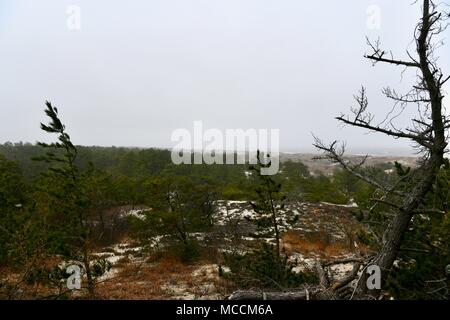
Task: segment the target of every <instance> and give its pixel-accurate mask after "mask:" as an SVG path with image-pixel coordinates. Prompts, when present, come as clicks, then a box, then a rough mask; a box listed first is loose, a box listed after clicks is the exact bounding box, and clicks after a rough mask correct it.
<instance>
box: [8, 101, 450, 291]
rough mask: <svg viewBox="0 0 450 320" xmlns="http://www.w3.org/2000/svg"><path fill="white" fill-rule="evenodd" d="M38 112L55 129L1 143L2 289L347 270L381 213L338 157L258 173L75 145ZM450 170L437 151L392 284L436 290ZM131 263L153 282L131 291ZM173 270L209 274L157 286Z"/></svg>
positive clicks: (382, 169) (271, 282) (271, 279)
mask: <svg viewBox="0 0 450 320" xmlns="http://www.w3.org/2000/svg"><path fill="white" fill-rule="evenodd" d="M46 112H47V115H48V116H49V117H50V120H51V121H50V123H49V125H45V124H43V125H42V128H43V129H44V130H45V131H47V132H49V133H51V134H56V135H57V141H58V142H55V143H54V144H46V143H38V144H29V143H28V144H27V143H25V144H24V143H15V144H13V143H5V144H3V145H1V146H0V153H1V156H0V173H1V175H0V177H1V180H0V186H1V193H0V195H1V201H0V204H1V217H0V218H1V229H2V232H1V237H2V239H1V241H0V244H1V247H0V249H1V250H0V265H1V269H0V270H1V276H2V277H1V286H0V289H1V291H0V292H1V295H2V297H3V298H9V299H23V298H25V299H30V298H52V299H67V298H70V297H72V298H76V297H84V298H100V299H109V298H168V299H171V298H175V299H177V298H183V297H184V298H202V297H206V298H225V297H227V296H228V295H230V294H232V292H233V291H235V290H238V289H245V288H258V287H259V288H261V289H264V290H279V289H280V288H282V289H283V290H287V289H289V288H292V289H295V288H299V287H302V286H312V285H318V284H319V282H320V281H321V280H320V279H319V278H318V276H317V274H316V270H315V268H316V266H315V263H316V262H315V261H316V260H318V259H319V260H318V261H320V260H323V261H324V262H323V266H324V268H327V266H328V268H330V267H331V263H330V262H329V261H331V260H338V261H337V262H336V263H337V264H341V269H339V268H338V269H333V268H331V269H329V271H327V272H331V273H332V272H338V273H339V272H341V273H343V275H345V274H346V272H347V273H348V271H349V269H348V268H349V266H348V265H345V264H346V263H347V264H348V263H350V262H352V261H353V259H356V260H358V259H359V258H358V257H363V256H366V255H370V254H371V253H372V252H376V250H377V246H378V245H379V243H380V242H379V239H380V237H381V236H382V233H383V231H384V229H385V224H386V221H388V220H389V205H387V204H383V203H378V204H377V205H374V204H373V201H372V200H373V198H374V197H375V196H376V194H377V192H378V191H377V189H376V188H374V187H373V186H372V185H370V184H369V183H366V182H364V181H361V180H360V179H358V178H356V177H354V175H352V174H351V173H348V172H346V171H345V170H343V169H340V168H336V169H334V171H333V173H332V174H323V173H321V172H318V171H315V172H311V171H310V170H309V169H308V167H307V166H306V165H304V164H303V163H301V162H298V161H297V162H294V161H290V160H288V161H284V162H282V164H281V170H280V172H279V174H277V175H276V176H261V175H260V171H259V169H258V166H263V164H262V163H259V164H258V165H257V166H252V165H174V164H172V162H171V160H170V151H168V150H160V149H133V148H116V147H109V148H106V147H83V146H75V145H73V144H72V142H71V140H70V136H69V135H68V134H67V133H66V132H65V131H64V130H63V128H64V129H65V127H64V125H63V124H62V123H61V121H60V120H59V118H58V113H57V110H56V109H55V108H53V107H52V105H51V104H50V103H47V109H46ZM329 165H332V164H331V163H328V166H329ZM414 170H416V169H415V168H411V167H404V166H402V165H401V164H400V163H399V162H396V161H394V160H393V161H392V162H387V163H382V164H378V165H375V166H364V167H363V168H361V172H363V173H364V174H367V175H369V176H371V177H376V178H377V179H378V180H380V181H386V182H388V181H395V180H396V179H397V178H398V177H399V176H402V175H406V174H409V173H410V172H411V171H414ZM449 177H450V166H449V164H448V161H447V163H446V165H445V166H444V167H443V168H442V169H441V171H440V173H439V176H438V179H437V180H436V181H435V183H434V187H433V191H432V193H430V195H429V196H428V198H427V203H426V205H425V207H426V208H430V210H434V211H435V212H436V214H433V215H426V216H425V215H419V216H417V217H416V218H415V219H414V221H413V223H412V226H411V227H410V228H409V231H408V232H407V234H406V235H405V238H406V239H405V245H404V249H403V250H402V252H401V254H400V256H399V258H398V260H397V262H396V265H395V273H394V275H393V276H392V277H391V278H390V280H389V283H388V289H387V290H385V291H384V292H385V293H384V294H386V295H387V296H388V297H394V298H400V299H403V298H406V299H417V298H420V299H428V298H430V299H436V298H438V299H446V297H447V295H448V287H447V284H448V280H445V279H446V275H445V272H446V265H447V262H448V259H449V257H448V253H449V252H450V250H449V247H448V246H449V243H450V242H449V240H450V238H449V237H450V234H449V223H450V220H449V216H448V213H447V214H439V212H448V206H449V202H448V201H449V195H450V193H449V190H450V188H449V182H450V178H449ZM317 214H319V216H320V215H321V216H322V217H317V216H316V215H317ZM314 217H315V218H314ZM311 218H312V219H313V220H311ZM315 220H316V221H315ZM340 260H342V261H340ZM326 261H328V262H326ZM69 263H74V264H75V265H79V267H80V270H82V271H81V273H82V274H83V278H82V285H81V284H80V285H81V287H80V288H82V290H81V291H80V290H68V289H67V287H66V283H67V281H68V279H69V277H70V272H68V271H67V265H68V264H69ZM327 263H330V264H329V265H327ZM350 267H351V264H350ZM165 268H168V270H167V274H166V275H164V273H165V272H166V270H165ZM195 268H198V269H197V270H196V269H195ZM350 269H351V268H350ZM447 269H448V267H447ZM192 270H193V271H192ZM346 270H347V271H346ZM350 271H351V270H350ZM447 271H448V270H447ZM136 272H138V273H137V274H143V275H142V276H140V278H139V281H136V282H138V283H141V284H142V283H146V282H148V284H150V283H153V282H154V281H156V280H157V283H159V285H158V284H156V286H159V287H158V288H153V290H147V291H144V293H142V292H141V293H140V294H137V293H135V291H136V290H138V289H137V288H135V287H134V286H136V284H135V283H134V282H132V281H131V282H130V281H129V277H131V276H132V275H131V274H133V276H135V275H136ZM173 272H175V273H177V274H178V276H179V275H180V274H182V275H183V276H184V277H187V276H188V277H190V278H191V279H190V280H189V281H191V282H194V283H195V282H197V281H198V283H200V284H201V283H202V281H206V280H198V279H196V277H195V276H193V275H197V274H198V273H201V275H202V276H203V277H206V278H207V279H209V281H210V282H212V283H213V284H214V286H213V288H208V285H209V284H208V283H207V284H206V285H205V286H206V289H204V290H205V291H204V292H203V294H202V293H200V292H198V291H196V292H195V294H193V293H190V291H189V290H187V289H176V288H175V289H172V290H171V289H166V290H163V289H161V288H166V287H170V283H171V282H170V280H166V281H168V283H164V281H165V280H164V279H165V277H168V278H171V277H174V275H173V274H172V273H173ZM130 273H131V274H130ZM343 275H342V274H341V277H342V276H343ZM202 276H200V277H202ZM197 277H198V276H197ZM336 277H338V276H337V275H335V276H334V278H331V279H335V281H337V282H336V285H337V286H339V287H341V285H340V282H339V281H342V279H341V278H339V277H338V278H336ZM344 278H345V277H344ZM338 279H340V280H338ZM183 281H186V280H183ZM114 283H115V284H117V283H120V284H121V288H122V290H123V291H122V293H120V294H119V293H117V292H116V291H115V290H117V289H114V288H112V286H113V285H112V284H114ZM198 283H197V284H195V285H194V284H193V286H194V287H195V286H197V285H198ZM127 285H128V286H129V288H127ZM123 286H125V288H124V287H123ZM175 287H176V286H175ZM84 290H85V291H84ZM177 290H178V291H182V293H181V296H180V293H179V292H177ZM183 291H187V293H186V292H183ZM200 291H201V290H200ZM111 292H112V293H111ZM238 292H239V291H238ZM339 294H340V295H342V296H345V295H346V294H348V293H345V292H340V293H339Z"/></svg>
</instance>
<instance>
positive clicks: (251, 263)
mask: <svg viewBox="0 0 450 320" xmlns="http://www.w3.org/2000/svg"><path fill="white" fill-rule="evenodd" d="M224 258H225V264H226V265H227V266H228V267H229V268H230V270H231V272H230V273H223V272H222V274H223V276H226V277H229V278H230V279H231V280H232V281H234V282H235V283H237V284H239V286H240V287H242V288H255V287H257V288H261V289H278V290H280V289H282V290H283V289H288V288H297V287H299V286H300V285H302V284H304V283H308V284H315V283H317V281H318V279H317V276H316V275H315V273H313V272H308V271H305V272H298V273H296V272H294V271H293V268H294V267H295V265H296V264H295V263H293V262H289V261H288V258H287V256H286V255H280V256H279V255H278V254H277V252H276V251H275V250H274V248H273V246H270V245H268V244H263V245H262V246H261V248H259V249H258V250H256V251H254V252H248V253H246V254H244V255H237V254H235V255H227V254H226V255H225V257H224Z"/></svg>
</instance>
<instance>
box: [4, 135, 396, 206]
mask: <svg viewBox="0 0 450 320" xmlns="http://www.w3.org/2000/svg"><path fill="white" fill-rule="evenodd" d="M77 150H78V154H77V157H76V160H75V164H76V165H77V167H78V168H80V170H81V171H87V170H91V169H93V168H94V169H95V170H96V171H99V172H102V173H103V174H104V175H110V176H111V178H112V179H113V180H115V181H116V182H118V183H119V184H120V185H134V186H135V188H133V191H134V190H135V191H136V192H139V190H140V189H141V188H139V185H141V184H142V183H144V182H145V181H147V180H148V179H152V178H156V177H161V176H162V177H175V176H176V177H187V178H189V177H191V178H195V179H196V178H204V179H207V181H209V182H208V183H210V184H212V185H213V186H214V188H215V189H217V190H218V192H219V194H220V196H221V197H222V198H224V199H232V200H249V197H251V194H252V190H253V186H252V185H251V183H250V181H249V179H248V174H249V171H248V170H249V167H248V165H238V164H234V165H220V164H216V165H206V164H202V165H187V164H186V165H174V164H173V163H172V161H171V152H170V151H169V150H164V149H139V148H124V147H97V146H92V147H86V146H77ZM46 152H48V150H44V148H42V147H41V146H39V145H35V144H31V143H10V142H7V143H4V144H0V155H3V156H4V157H5V158H6V159H8V160H10V161H14V162H16V163H17V164H18V166H19V167H20V169H21V172H22V174H23V177H24V179H25V180H26V181H28V182H31V181H33V180H35V179H36V178H38V177H39V175H40V174H42V173H44V172H46V171H47V170H48V166H49V165H48V164H47V163H46V162H45V161H44V162H43V161H34V160H33V159H34V158H36V157H40V156H43V155H45V154H46ZM55 152H56V153H57V152H58V151H57V150H55ZM387 167H389V166H387V165H386V164H384V165H380V166H378V167H375V168H367V170H370V171H372V172H373V174H376V175H381V176H384V175H386V174H385V172H384V170H385V169H386V168H387ZM275 179H277V180H279V182H282V185H283V191H284V192H285V193H286V194H287V195H288V199H291V200H296V201H297V200H301V201H310V202H317V201H327V202H333V203H348V202H349V201H350V200H351V199H352V198H353V199H355V198H356V199H357V198H360V194H361V193H363V194H364V197H365V196H367V194H366V192H369V191H371V190H370V189H371V188H369V187H368V186H365V185H364V184H363V183H362V182H361V181H359V180H357V179H355V178H354V177H352V176H351V175H349V174H347V173H345V172H343V171H342V170H339V169H337V170H336V172H335V173H334V174H333V176H325V175H315V176H311V175H310V170H309V169H308V167H307V166H305V165H304V164H303V163H301V162H292V161H287V162H283V163H282V164H281V167H280V172H279V174H278V175H276V176H275ZM125 189H126V188H125ZM129 191H131V190H129ZM133 198H136V200H137V201H139V200H138V199H139V195H138V194H136V196H135V197H133Z"/></svg>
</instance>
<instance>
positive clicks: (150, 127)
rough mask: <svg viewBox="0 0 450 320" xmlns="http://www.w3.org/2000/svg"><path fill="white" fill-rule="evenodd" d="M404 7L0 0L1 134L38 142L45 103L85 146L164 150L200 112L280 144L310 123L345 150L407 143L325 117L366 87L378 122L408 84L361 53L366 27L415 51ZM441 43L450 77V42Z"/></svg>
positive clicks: (330, 1)
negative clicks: (390, 92) (275, 134)
mask: <svg viewBox="0 0 450 320" xmlns="http://www.w3.org/2000/svg"><path fill="white" fill-rule="evenodd" d="M411 2H412V1H410V0H401V1H398V0H396V1H392V0H371V1H365V0H348V1H335V0H327V1H325V0H323V1H300V0H276V1H275V0H271V1H268V0H147V1H144V0H140V1H138V0H134V1H111V0H84V1H81V0H79V1H76V0H70V1H65V0H53V1H51V0H39V1H32V0H29V1H25V0H0V110H1V118H0V142H5V141H19V140H22V141H30V142H35V141H36V140H41V139H44V140H45V139H47V137H45V136H44V134H43V133H41V132H40V130H39V122H40V121H43V120H45V117H44V115H43V112H42V110H43V108H44V101H45V100H46V99H48V100H50V101H52V102H53V103H54V104H55V105H56V106H57V107H59V109H60V112H61V115H62V117H63V119H64V121H65V122H66V123H67V126H68V129H69V131H70V132H71V135H72V139H73V140H74V142H75V143H77V144H84V145H105V146H108V145H120V146H141V147H152V146H154V147H166V146H171V142H170V136H171V133H172V131H173V130H175V129H177V128H187V129H192V126H193V121H194V120H202V121H203V123H204V126H205V128H218V129H221V130H224V129H226V128H243V129H247V128H256V129H258V128H267V129H270V128H277V129H280V139H281V140H280V144H281V148H282V149H283V150H310V149H311V143H312V137H311V133H312V132H313V133H314V134H316V135H318V136H320V137H322V138H324V139H325V140H329V139H344V140H347V142H348V145H349V146H353V147H354V148H355V150H357V149H358V150H360V149H362V148H364V149H370V150H376V149H378V150H386V149H389V148H393V147H398V146H399V147H408V145H407V144H399V141H395V140H394V141H392V140H391V139H388V138H384V137H382V136H379V135H373V134H371V135H367V134H364V133H365V132H364V131H360V130H354V129H350V128H342V127H341V126H339V125H338V123H337V122H336V121H335V120H334V118H333V117H334V116H337V115H339V114H340V113H341V112H347V111H348V109H349V107H350V106H352V105H353V98H352V96H353V94H354V93H356V92H357V91H358V89H359V87H360V86H361V85H362V84H364V85H366V86H367V87H368V93H369V98H370V108H371V110H372V112H374V113H377V114H379V115H380V117H379V119H380V120H382V119H383V118H384V117H383V116H384V113H385V112H386V111H388V110H390V109H391V107H392V105H391V103H389V102H387V101H386V100H385V99H384V98H383V97H382V96H381V94H380V90H381V89H382V87H384V86H386V85H392V86H394V87H398V88H400V89H401V88H406V87H407V85H408V84H409V83H410V80H411V79H412V77H413V74H412V73H405V74H404V75H403V78H402V77H401V71H402V69H401V68H395V67H391V66H381V65H379V66H377V67H376V68H373V67H372V65H371V64H370V63H369V62H368V61H365V60H364V59H363V58H362V56H363V54H364V53H365V52H366V51H367V48H366V46H365V36H366V35H367V36H369V37H370V38H372V39H376V38H377V37H378V36H380V37H381V39H382V40H383V45H384V47H385V48H387V49H392V50H393V52H394V53H396V54H397V56H398V57H399V58H403V57H405V56H406V54H405V51H406V49H407V48H410V49H413V46H414V44H413V43H412V42H411V40H412V31H413V28H414V25H415V23H416V22H417V19H418V17H419V15H420V10H419V7H418V6H417V5H415V6H411V5H410V3H411ZM69 5H76V6H78V8H79V9H80V20H79V21H80V25H79V26H80V28H79V29H78V28H77V19H76V12H77V11H76V10H75V11H73V7H72V8H70V7H69ZM373 5H375V7H374V6H373ZM68 8H69V11H67V10H68ZM76 8H77V7H75V9H76ZM378 9H379V15H378ZM74 14H75V20H74ZM378 17H379V19H378ZM374 19H375V20H374ZM74 23H75V24H74ZM378 26H379V27H380V28H378ZM447 33H448V32H447ZM440 52H441V56H442V58H441V60H440V61H441V64H442V66H443V67H444V69H445V68H447V70H448V71H449V72H450V44H449V45H447V46H446V47H445V48H444V49H442V50H441V51H440ZM447 101H448V100H447ZM415 111H416V109H415V107H412V108H411V110H407V111H406V112H405V114H404V118H402V117H400V118H399V119H398V122H397V124H398V126H399V127H401V126H402V125H404V124H406V123H407V122H406V121H405V120H406V119H407V118H408V116H410V115H411V114H412V113H414V112H415Z"/></svg>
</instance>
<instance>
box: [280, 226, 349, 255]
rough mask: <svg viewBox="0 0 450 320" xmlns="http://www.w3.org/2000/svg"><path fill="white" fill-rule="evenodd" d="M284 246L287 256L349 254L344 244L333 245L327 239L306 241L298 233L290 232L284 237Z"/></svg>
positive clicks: (336, 243)
mask: <svg viewBox="0 0 450 320" xmlns="http://www.w3.org/2000/svg"><path fill="white" fill-rule="evenodd" d="M282 246H283V248H284V249H285V250H286V253H287V254H292V253H295V252H296V253H301V254H305V255H308V254H311V253H314V254H319V255H321V256H325V257H332V256H338V255H342V254H345V253H348V252H349V249H348V246H346V245H345V244H343V243H340V242H335V243H331V242H329V241H327V240H326V239H314V240H312V239H306V238H304V237H302V235H301V234H300V233H299V232H297V231H288V232H286V233H285V234H284V235H283V238H282Z"/></svg>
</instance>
